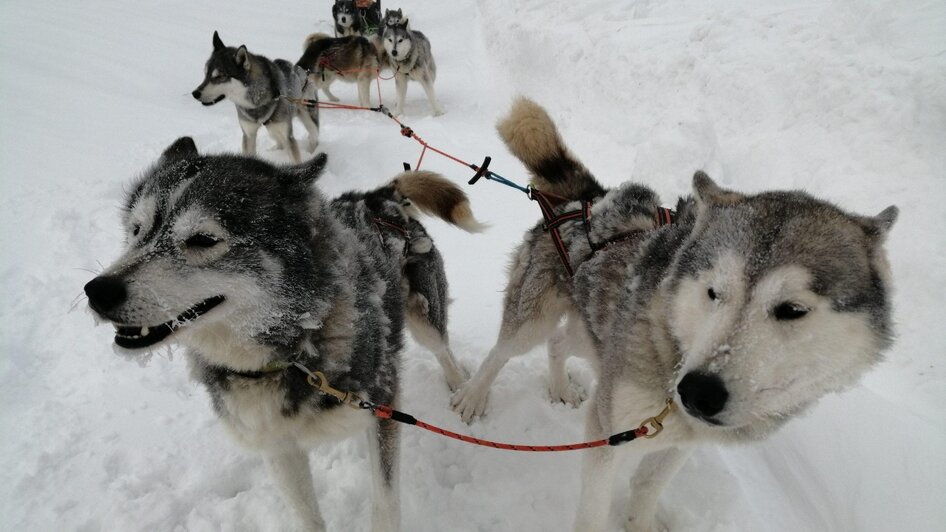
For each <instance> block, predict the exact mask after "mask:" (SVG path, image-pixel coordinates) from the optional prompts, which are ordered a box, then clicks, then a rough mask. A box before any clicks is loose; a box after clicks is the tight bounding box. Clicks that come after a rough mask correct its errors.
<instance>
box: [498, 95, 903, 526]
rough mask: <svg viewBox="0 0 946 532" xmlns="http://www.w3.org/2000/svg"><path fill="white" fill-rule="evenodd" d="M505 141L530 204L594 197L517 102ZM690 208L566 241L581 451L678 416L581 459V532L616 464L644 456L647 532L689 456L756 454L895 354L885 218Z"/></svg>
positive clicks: (708, 195) (642, 499)
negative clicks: (581, 382)
mask: <svg viewBox="0 0 946 532" xmlns="http://www.w3.org/2000/svg"><path fill="white" fill-rule="evenodd" d="M500 129H501V131H503V132H504V139H505V141H506V143H507V144H508V146H509V147H510V149H511V150H512V152H513V153H514V154H515V155H516V156H518V157H519V158H520V159H521V160H522V161H523V163H524V164H525V165H526V167H528V168H529V169H530V171H531V172H532V173H533V174H534V177H535V181H534V182H535V185H536V186H537V187H538V188H539V189H541V190H546V191H548V192H551V193H555V194H558V195H560V196H565V197H571V198H580V197H581V196H582V195H583V194H586V193H590V192H589V191H592V192H593V191H596V190H597V189H599V188H600V185H599V184H598V183H597V182H596V181H595V179H594V177H593V176H592V175H591V173H590V172H589V171H588V170H587V169H586V168H585V167H584V166H583V165H582V164H581V163H580V162H579V161H578V160H577V159H576V158H575V157H574V156H573V155H572V154H570V153H569V151H568V150H567V149H566V148H565V145H564V143H563V141H562V139H561V137H560V136H559V134H558V132H557V131H556V129H555V126H554V124H553V123H552V121H551V119H550V118H549V117H548V115H547V114H546V113H545V111H544V110H543V109H542V108H540V107H538V106H537V105H535V104H533V103H531V102H528V101H520V102H519V103H517V104H516V105H515V106H514V108H513V110H512V113H511V114H510V116H509V117H508V118H507V119H506V121H504V122H503V123H502V124H501V125H500ZM622 188H624V189H626V190H628V191H629V192H630V191H634V192H633V193H629V194H627V195H626V196H625V199H624V200H622V201H630V203H629V204H627V205H626V207H625V210H627V211H628V212H629V218H630V219H631V220H635V219H636V220H637V223H639V224H640V225H641V227H645V226H646V225H647V222H646V221H645V220H646V218H647V211H648V210H649V209H650V205H651V203H652V202H653V198H654V197H655V196H654V193H653V192H652V191H651V190H650V189H649V188H647V187H644V186H642V185H638V184H626V185H624V186H623V187H622ZM611 193H613V191H612V192H609V193H608V195H610V194H611ZM633 196H637V197H638V198H639V201H640V203H639V204H636V205H635V204H634V201H633V200H631V198H632V197H633ZM614 199H617V198H614ZM611 201H612V200H609V199H608V196H607V195H606V196H605V199H603V200H602V201H600V202H598V203H596V204H595V205H594V206H593V207H592V213H591V216H590V220H591V221H593V220H594V219H595V217H596V215H597V214H598V213H599V212H601V213H603V214H604V215H605V216H604V218H605V220H602V221H601V223H602V224H605V223H607V219H608V214H607V213H608V211H609V209H612V208H613V205H610V202H611ZM575 205H576V204H574V203H573V204H572V206H571V207H564V208H574V206H575ZM691 205H692V212H691V213H690V214H686V215H684V216H683V217H682V220H681V221H680V222H679V223H676V224H673V225H667V226H663V227H661V228H659V229H646V230H643V231H641V232H640V233H639V234H638V236H637V237H635V238H629V239H626V240H625V241H623V242H622V244H621V245H614V246H608V247H605V248H603V249H600V250H598V251H597V252H595V253H591V251H592V248H591V246H590V244H591V243H594V242H595V238H597V236H596V233H595V227H594V225H593V224H592V227H591V229H589V230H585V229H582V228H581V227H579V226H580V225H581V224H576V223H567V224H565V225H566V226H569V227H568V228H567V229H566V230H565V231H563V232H562V237H563V240H565V242H566V243H567V245H568V247H569V253H570V256H571V257H572V258H573V259H574V260H576V261H577V262H579V264H577V265H576V269H575V275H574V277H573V278H572V280H571V289H570V290H569V291H568V297H569V299H570V307H569V311H570V312H571V311H576V312H577V313H578V314H579V316H578V317H579V318H580V320H581V322H582V323H583V324H584V334H585V337H586V339H587V340H588V341H589V342H590V344H591V346H592V348H593V349H592V351H593V353H594V358H596V360H597V362H596V367H597V372H598V386H597V389H596V390H595V393H594V396H593V399H592V402H591V404H590V405H589V410H588V418H587V426H586V436H587V437H588V438H589V439H597V438H602V437H608V436H609V435H611V434H615V433H618V432H622V431H626V430H628V429H633V428H635V427H637V426H638V425H639V424H640V423H641V421H642V420H644V419H646V418H648V417H649V416H653V415H655V414H656V413H658V412H660V411H661V409H662V408H664V406H665V405H666V401H668V400H669V401H671V404H673V405H676V410H675V411H674V412H672V413H671V414H670V415H669V416H668V417H667V418H666V419H665V420H664V422H663V426H664V428H663V432H662V433H661V434H660V435H659V437H657V438H655V439H652V440H651V439H646V440H639V441H635V442H634V443H632V444H629V445H626V446H623V447H610V446H605V447H599V448H595V449H592V450H589V451H587V452H586V453H585V455H584V460H583V469H582V488H581V498H580V501H579V505H578V513H577V517H576V521H575V528H574V529H575V530H576V531H581V532H589V531H599V530H602V529H603V528H604V527H605V525H606V523H607V520H608V513H609V508H610V502H611V498H612V485H613V483H612V480H613V476H614V473H615V471H616V469H617V468H616V466H615V459H616V456H617V455H618V454H620V453H623V452H627V451H631V450H633V451H635V452H643V453H647V454H646V456H645V457H644V459H643V461H642V463H641V465H640V467H639V468H638V470H637V471H636V473H635V475H634V477H633V479H632V480H631V487H632V490H633V492H634V493H633V495H632V497H631V501H632V502H631V507H630V509H629V510H630V511H629V514H628V515H629V520H628V521H627V523H626V528H627V529H628V530H631V531H644V530H646V531H652V530H656V529H658V528H659V526H658V523H657V521H656V509H657V502H658V498H659V496H660V493H661V491H662V490H663V488H664V487H665V486H666V485H667V483H668V482H669V481H670V479H671V478H672V477H673V476H674V474H675V473H676V472H677V471H678V469H679V468H680V467H681V466H682V465H683V463H684V462H685V461H686V458H687V456H688V455H689V451H690V449H692V448H693V447H694V446H695V445H697V444H701V443H730V442H745V441H752V440H758V439H762V438H765V437H766V436H768V435H769V434H771V433H772V432H774V431H775V430H777V429H778V428H779V427H780V426H782V425H783V424H784V423H785V422H787V421H788V420H790V419H792V418H793V417H795V416H796V415H798V414H799V413H800V412H803V411H805V410H806V409H808V408H810V407H811V406H813V405H814V404H815V403H816V402H817V401H818V399H820V398H821V397H823V396H824V395H826V394H828V393H832V392H837V391H841V390H843V389H845V388H848V387H850V386H853V385H854V384H856V383H857V381H858V380H859V379H860V378H861V376H862V375H863V374H864V373H865V372H867V371H868V370H869V369H870V368H871V367H872V366H873V365H874V364H876V363H877V362H878V361H879V360H880V359H881V356H882V353H883V352H884V351H885V350H886V349H887V348H889V346H890V345H891V342H892V325H891V316H890V314H891V302H890V300H891V285H890V279H891V275H890V269H889V266H888V263H887V258H886V252H885V250H884V241H885V238H886V235H887V234H888V232H889V230H890V229H891V227H892V226H893V224H894V222H895V221H896V218H897V213H898V211H897V208H896V207H894V206H891V207H888V208H886V209H884V210H883V211H882V212H880V213H879V214H878V215H876V216H861V215H856V214H852V213H849V212H846V211H844V210H842V209H840V208H839V207H837V206H835V205H833V204H831V203H828V202H826V201H822V200H819V199H816V198H814V197H812V196H810V195H808V194H806V193H804V192H798V191H773V192H763V193H759V194H751V195H750V194H742V193H739V192H736V191H732V190H727V189H724V188H721V187H720V186H718V185H717V184H716V183H715V182H713V180H712V179H710V178H709V177H708V176H707V175H706V174H704V173H703V172H697V173H696V175H695V176H694V178H693V196H692V203H691ZM596 210H597V211H596ZM624 223H629V222H627V221H625V222H624ZM599 227H600V226H599ZM527 239H528V237H527ZM580 258H584V259H580ZM526 262H527V264H528V261H526ZM515 267H516V266H515V265H514V269H515ZM514 276H515V271H514ZM526 282H528V281H526Z"/></svg>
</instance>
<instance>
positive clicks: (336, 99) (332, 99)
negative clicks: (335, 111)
mask: <svg viewBox="0 0 946 532" xmlns="http://www.w3.org/2000/svg"><path fill="white" fill-rule="evenodd" d="M328 101H330V102H339V101H341V100H339V99H338V96H335V95H334V94H333V95H331V96H329V97H328Z"/></svg>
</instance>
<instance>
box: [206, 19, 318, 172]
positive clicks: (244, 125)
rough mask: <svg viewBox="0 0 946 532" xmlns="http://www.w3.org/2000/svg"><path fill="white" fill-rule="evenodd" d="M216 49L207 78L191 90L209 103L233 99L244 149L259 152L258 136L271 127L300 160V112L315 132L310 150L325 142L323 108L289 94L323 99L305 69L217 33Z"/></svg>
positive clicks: (279, 142) (282, 144)
mask: <svg viewBox="0 0 946 532" xmlns="http://www.w3.org/2000/svg"><path fill="white" fill-rule="evenodd" d="M213 47H214V49H213V52H212V53H211V54H210V59H208V60H207V64H206V65H205V67H204V81H203V82H202V83H201V84H200V85H199V86H198V87H197V88H196V89H194V92H193V93H191V94H192V95H193V96H194V98H195V99H197V100H198V101H199V102H200V103H202V104H204V105H214V104H215V103H217V102H219V101H221V100H223V99H224V98H229V99H230V101H232V102H233V104H234V105H235V106H236V110H237V118H238V119H239V121H240V129H242V130H243V153H245V154H247V155H255V154H256V134H257V132H258V131H259V128H260V126H266V129H267V130H268V131H269V134H270V135H272V136H273V139H274V140H275V141H276V147H277V148H279V149H288V150H289V155H290V156H291V157H292V160H293V162H296V163H298V162H299V161H300V160H301V159H300V157H299V147H298V146H297V145H296V138H295V137H294V136H293V134H292V117H293V116H294V115H298V116H299V119H300V120H302V124H303V125H304V126H305V128H306V130H307V131H308V132H309V151H310V152H314V151H315V149H316V148H317V147H318V145H319V109H318V108H317V107H314V106H313V107H304V106H296V105H294V104H293V103H291V102H290V101H288V100H287V99H286V98H305V99H309V100H316V99H318V92H317V89H316V88H315V87H314V86H313V85H311V84H308V83H306V73H305V71H304V70H302V69H300V68H298V67H295V66H293V64H292V63H290V62H289V61H286V60H284V59H276V60H275V61H271V60H269V59H267V58H265V57H263V56H261V55H255V54H251V53H250V52H249V51H247V49H246V46H244V45H240V47H239V48H233V47H232V46H226V45H224V44H223V41H222V40H221V39H220V36H219V35H218V34H217V32H214V36H213Z"/></svg>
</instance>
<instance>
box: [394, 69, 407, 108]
mask: <svg viewBox="0 0 946 532" xmlns="http://www.w3.org/2000/svg"><path fill="white" fill-rule="evenodd" d="M394 87H395V88H396V89H397V102H396V103H395V104H394V114H395V115H400V114H402V113H403V112H404V99H405V98H407V74H395V75H394Z"/></svg>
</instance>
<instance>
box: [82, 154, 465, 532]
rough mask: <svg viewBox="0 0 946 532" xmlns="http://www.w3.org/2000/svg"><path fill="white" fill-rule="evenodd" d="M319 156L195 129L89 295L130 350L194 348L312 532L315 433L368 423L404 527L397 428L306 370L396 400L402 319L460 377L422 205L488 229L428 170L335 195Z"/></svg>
mask: <svg viewBox="0 0 946 532" xmlns="http://www.w3.org/2000/svg"><path fill="white" fill-rule="evenodd" d="M325 161H326V157H325V155H319V156H317V157H316V158H314V159H313V160H312V161H309V162H308V163H305V164H303V165H299V166H292V167H282V168H281V167H275V166H273V165H270V164H268V163H266V162H263V161H260V160H257V159H253V158H247V157H242V156H234V155H216V156H201V155H199V154H198V153H197V149H196V147H195V146H194V143H193V141H192V140H191V139H190V138H187V137H184V138H182V139H179V140H178V141H177V142H175V143H174V144H173V145H171V146H170V147H169V148H168V149H167V150H166V151H165V152H164V154H163V155H162V157H161V158H160V160H159V161H158V162H157V163H156V164H155V165H154V167H152V168H151V169H150V170H149V171H147V172H146V174H145V175H144V176H143V178H141V179H140V180H139V181H138V183H137V184H136V185H135V186H134V187H133V188H132V192H131V194H130V195H129V197H128V200H127V204H126V209H125V225H126V230H127V235H128V246H127V251H126V252H125V253H124V255H123V256H122V257H121V258H120V259H119V260H118V261H116V262H115V263H114V264H113V265H112V266H110V267H108V268H107V269H106V270H105V272H103V273H102V275H100V276H98V277H96V278H95V279H93V280H92V281H91V282H89V284H88V285H86V289H85V290H86V293H87V295H88V296H89V304H90V306H91V308H92V309H93V310H94V311H95V313H96V314H97V315H98V316H99V317H100V318H101V319H103V320H106V321H108V322H111V323H113V324H114V325H115V327H116V336H115V343H116V345H117V346H118V348H119V349H120V350H126V351H130V352H131V353H132V354H136V353H139V352H141V351H145V350H150V349H153V348H155V347H157V346H160V345H164V344H166V343H168V342H176V343H178V344H181V345H184V346H186V347H187V349H188V351H187V353H188V359H189V362H190V365H191V367H192V372H193V375H194V377H195V378H196V379H197V380H198V381H200V382H201V383H203V385H204V386H205V387H206V388H207V390H208V392H209V394H210V398H211V401H212V404H213V407H214V409H215V411H216V412H217V414H218V416H219V417H220V419H221V420H222V421H223V423H224V424H225V425H226V427H227V428H228V429H229V430H230V432H231V433H232V434H233V435H234V436H235V437H236V439H237V440H239V441H240V442H242V443H243V444H246V445H248V446H250V447H252V448H255V449H257V450H259V451H260V452H261V453H262V454H263V456H264V457H265V459H266V462H267V463H268V464H269V466H270V468H271V470H272V473H273V475H274V477H275V479H276V481H277V484H278V485H279V486H280V488H281V489H282V491H283V492H284V494H285V496H286V499H287V501H288V502H289V504H290V506H291V507H292V508H293V509H294V510H295V511H296V513H297V514H298V515H299V517H300V518H301V519H302V521H303V523H304V525H305V529H306V530H323V529H324V526H323V521H322V518H321V515H320V513H319V510H318V505H317V504H316V500H315V492H314V489H313V484H312V478H311V476H310V474H309V464H308V458H307V454H306V453H307V449H308V448H309V446H311V445H312V444H313V443H316V442H320V441H323V440H326V439H329V438H333V437H345V436H349V435H351V434H353V433H355V432H358V431H367V432H368V434H369V449H370V456H371V461H372V464H373V466H372V467H373V470H372V471H373V475H374V478H375V483H374V485H375V487H376V490H375V494H374V499H373V503H372V508H373V519H374V525H373V526H374V530H396V529H397V528H398V523H399V505H398V499H397V456H398V440H397V430H396V426H395V424H394V423H393V422H390V421H379V420H377V419H376V418H374V417H373V416H372V415H371V414H370V413H368V412H367V411H364V410H361V411H359V410H355V409H351V408H348V407H345V406H342V405H341V404H340V403H339V401H338V400H336V399H335V398H333V397H330V396H327V395H323V394H321V393H319V392H317V391H316V389H314V388H313V387H311V386H310V385H308V384H307V383H306V375H305V374H304V373H303V372H302V371H301V370H299V369H298V368H295V367H292V366H290V365H289V364H290V363H291V362H300V363H302V364H304V365H305V366H306V367H307V368H309V369H310V370H313V371H316V370H317V371H321V372H323V373H324V374H325V375H326V376H327V378H328V380H329V382H330V383H331V384H332V385H333V386H334V387H336V388H338V389H342V390H346V391H351V392H354V393H356V394H358V395H359V396H361V397H362V398H364V399H366V400H369V401H373V402H376V403H380V404H390V405H397V402H398V390H399V384H398V368H399V366H400V351H401V347H402V344H403V332H402V330H403V328H404V326H405V325H406V326H407V327H408V329H409V330H411V332H412V333H413V335H414V337H415V338H416V339H417V341H418V342H419V343H420V344H422V345H425V346H427V347H428V348H430V349H431V350H432V351H433V352H434V353H435V354H436V356H437V358H438V359H439V360H440V362H441V364H442V365H443V368H444V371H445V373H446V376H447V381H448V383H449V384H450V386H451V387H455V386H456V385H457V384H459V383H460V382H462V381H463V379H464V378H465V376H464V375H463V373H462V370H461V369H460V367H459V366H458V365H457V363H456V361H455V360H454V358H453V355H452V353H451V352H450V347H449V343H448V338H447V328H446V325H447V314H446V307H447V302H448V297H447V282H446V277H445V275H444V268H443V260H442V258H441V256H440V254H439V252H438V251H437V249H436V247H434V245H433V242H432V240H431V238H430V236H429V235H428V234H427V233H426V231H425V230H424V227H423V226H422V225H421V224H420V222H418V221H417V220H416V219H415V216H416V212H417V211H418V210H420V211H425V212H431V213H434V214H435V215H437V216H440V217H442V218H443V219H444V220H446V221H448V222H450V223H453V224H455V225H458V226H460V227H464V228H466V229H476V228H477V227H479V226H478V223H477V222H476V220H475V219H473V217H472V214H471V212H470V209H469V205H468V202H467V199H466V197H465V196H464V195H463V193H462V191H461V190H460V189H459V188H457V187H456V186H455V185H452V184H451V183H450V182H448V181H446V180H445V179H443V178H442V177H440V176H438V175H436V174H433V173H430V172H405V173H402V174H400V175H398V176H397V177H396V178H395V179H394V180H393V181H392V182H390V183H389V184H388V185H385V186H383V187H381V188H378V189H376V190H373V191H370V192H349V193H347V194H344V195H342V196H340V197H338V198H336V199H335V200H333V201H328V200H326V199H325V198H324V197H323V196H322V195H321V194H320V193H319V192H318V190H316V189H315V187H314V186H312V183H313V182H314V181H315V179H316V178H317V177H318V175H319V174H320V173H321V171H322V169H323V167H324V165H325Z"/></svg>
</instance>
